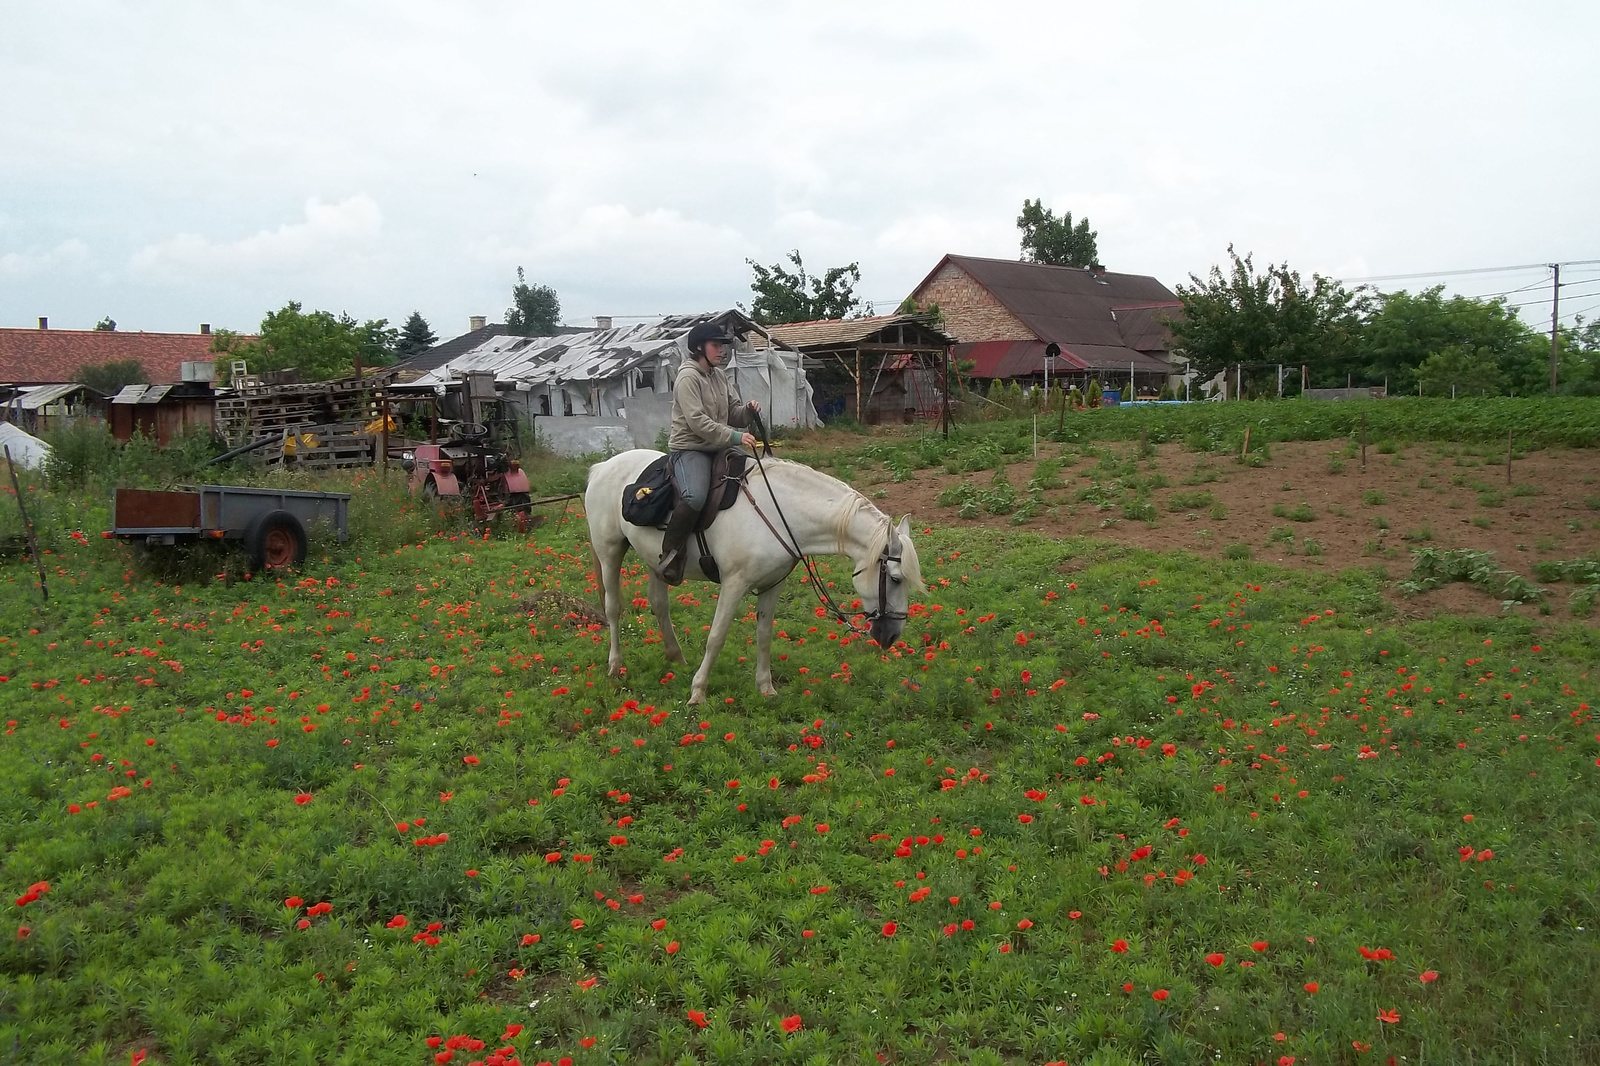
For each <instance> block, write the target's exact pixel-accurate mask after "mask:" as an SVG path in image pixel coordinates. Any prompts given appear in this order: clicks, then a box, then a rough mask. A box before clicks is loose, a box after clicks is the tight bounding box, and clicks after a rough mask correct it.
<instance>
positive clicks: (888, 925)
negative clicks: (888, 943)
mask: <svg viewBox="0 0 1600 1066" xmlns="http://www.w3.org/2000/svg"><path fill="white" fill-rule="evenodd" d="M899 929H900V927H899V926H898V925H896V924H894V923H893V922H884V923H883V935H884V936H894V934H895V933H896V932H898V931H899Z"/></svg>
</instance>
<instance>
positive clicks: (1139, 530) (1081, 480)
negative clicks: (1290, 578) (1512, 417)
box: [863, 441, 1600, 618]
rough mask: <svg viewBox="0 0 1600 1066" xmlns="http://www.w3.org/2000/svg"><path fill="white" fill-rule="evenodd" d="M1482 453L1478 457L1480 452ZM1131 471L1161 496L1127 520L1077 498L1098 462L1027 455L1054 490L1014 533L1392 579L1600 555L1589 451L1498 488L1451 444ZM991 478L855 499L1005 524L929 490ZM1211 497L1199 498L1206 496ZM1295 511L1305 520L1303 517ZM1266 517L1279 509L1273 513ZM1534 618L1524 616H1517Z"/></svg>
mask: <svg viewBox="0 0 1600 1066" xmlns="http://www.w3.org/2000/svg"><path fill="white" fill-rule="evenodd" d="M1097 450H1098V451H1099V452H1100V453H1102V454H1104V453H1106V452H1107V451H1111V452H1115V453H1116V454H1118V455H1120V456H1123V457H1131V456H1133V455H1134V453H1135V452H1136V451H1137V445H1132V444H1130V445H1122V444H1114V445H1100V446H1099V447H1098V449H1097ZM1482 451H1488V449H1482ZM1152 452H1153V455H1152V456H1151V457H1150V458H1148V459H1146V460H1144V461H1142V462H1141V464H1140V473H1141V475H1145V476H1148V475H1149V474H1151V473H1154V472H1159V473H1160V474H1161V475H1162V477H1164V478H1165V480H1166V482H1167V484H1166V486H1165V487H1160V488H1157V489H1155V490H1154V491H1153V492H1152V493H1151V496H1150V499H1151V501H1152V502H1153V503H1154V505H1155V514H1154V517H1153V518H1150V519H1148V520H1139V519H1134V518H1128V517H1126V516H1125V515H1124V513H1123V511H1122V509H1121V508H1120V507H1119V506H1117V505H1110V506H1097V505H1096V504H1094V503H1092V502H1087V501H1082V500H1079V499H1077V494H1078V492H1079V491H1080V490H1081V489H1083V488H1085V487H1087V486H1089V485H1091V484H1092V483H1093V479H1092V478H1091V477H1089V476H1086V475H1088V474H1090V473H1091V472H1092V471H1093V470H1094V467H1095V466H1096V464H1097V459H1095V458H1093V457H1085V456H1081V455H1074V453H1072V452H1071V451H1070V450H1067V451H1063V450H1062V449H1061V448H1060V447H1059V446H1057V445H1055V444H1041V445H1040V450H1039V457H1040V458H1041V459H1054V458H1057V457H1058V456H1063V457H1065V458H1066V461H1067V464H1068V465H1066V466H1064V468H1063V469H1062V471H1061V479H1062V481H1063V482H1064V484H1065V487H1064V488H1062V489H1054V490H1049V491H1046V492H1045V493H1044V494H1043V498H1044V500H1045V502H1046V504H1047V509H1046V511H1045V513H1043V514H1041V515H1039V516H1037V517H1035V518H1034V519H1032V520H1031V521H1029V522H1028V523H1026V525H1025V528H1028V529H1033V530H1036V531H1038V532H1041V533H1045V534H1047V535H1056V536H1067V535H1074V534H1080V535H1087V536H1092V537H1098V538H1101V539H1104V540H1109V541H1113V542H1118V543H1124V544H1133V545H1137V546H1139V547H1142V548H1147V549H1150V550H1152V551H1170V550H1174V549H1181V550H1184V551H1188V552H1191V553H1194V554H1197V555H1201V556H1216V557H1222V556H1223V553H1224V551H1225V549H1227V548H1229V547H1230V546H1235V547H1234V548H1233V551H1234V553H1235V554H1237V553H1238V552H1239V551H1240V549H1239V548H1238V547H1237V546H1238V545H1244V546H1247V547H1248V548H1249V549H1250V557H1251V558H1252V559H1254V560H1256V561H1259V562H1269V563H1276V564H1279V565H1283V566H1293V567H1303V568H1307V569H1317V570H1327V571H1329V572H1338V571H1339V570H1342V569H1345V568H1347V567H1355V566H1361V567H1371V566H1374V565H1376V564H1382V565H1383V566H1384V567H1385V570H1386V572H1387V573H1388V575H1389V576H1390V578H1391V579H1393V580H1395V581H1399V580H1402V579H1404V578H1405V577H1406V576H1407V575H1408V574H1409V572H1410V569H1411V549H1413V548H1422V547H1436V548H1473V549H1478V550H1487V551H1492V552H1494V553H1495V555H1496V556H1497V557H1498V559H1499V562H1500V565H1501V566H1502V567H1504V568H1505V569H1507V570H1513V571H1516V572H1517V573H1520V574H1522V575H1523V576H1524V577H1528V578H1530V579H1533V576H1534V575H1533V565H1534V564H1535V563H1536V562H1538V561H1540V560H1546V559H1549V560H1555V559H1572V558H1576V557H1579V556H1583V555H1586V554H1588V553H1592V552H1600V452H1597V451H1592V450H1591V451H1579V450H1573V451H1536V452H1528V453H1526V454H1523V455H1519V456H1516V457H1515V458H1514V459H1513V460H1512V463H1511V476H1510V480H1509V481H1508V480H1507V476H1506V463H1505V456H1504V453H1501V454H1500V455H1499V456H1493V455H1479V454H1473V453H1472V452H1473V450H1472V449H1465V448H1459V447H1457V446H1453V445H1442V446H1439V445H1412V446H1408V447H1401V448H1398V449H1397V450H1395V451H1393V452H1392V453H1390V454H1381V453H1379V452H1378V451H1377V449H1376V448H1375V447H1369V448H1368V450H1367V461H1366V467H1365V470H1363V469H1362V464H1361V460H1360V457H1359V455H1351V454H1350V452H1349V450H1348V448H1347V445H1346V444H1345V442H1343V441H1312V442H1294V443H1288V444H1274V445H1272V446H1271V448H1270V456H1269V455H1268V454H1266V453H1264V452H1260V453H1257V454H1258V456H1259V458H1257V459H1256V460H1254V461H1255V462H1259V463H1260V465H1250V464H1247V463H1244V462H1241V461H1240V460H1239V459H1238V458H1237V457H1234V456H1219V455H1211V454H1204V453H1195V452H1191V451H1188V450H1186V449H1184V448H1183V447H1182V446H1181V445H1177V444H1165V445H1160V446H1157V447H1154V448H1153V449H1152ZM1033 471H1034V462H1033V459H1032V456H1027V457H1022V458H1018V459H1015V460H1013V461H1011V462H1010V463H1008V464H1007V467H1006V471H1005V476H1006V478H1007V480H1008V481H1009V482H1010V484H1011V486H1012V487H1013V488H1014V489H1015V490H1016V491H1017V492H1018V494H1019V495H1023V496H1025V495H1026V493H1027V488H1028V481H1029V479H1030V478H1031V477H1032V476H1033ZM993 476H994V475H993V472H992V471H983V472H979V473H975V474H957V475H952V474H947V473H945V472H944V471H943V470H942V469H929V470H918V471H914V472H913V476H912V477H911V478H910V479H909V480H907V481H902V482H894V481H892V480H890V479H889V478H888V477H887V475H886V474H883V473H882V472H881V471H874V473H873V474H872V475H871V480H873V482H874V483H872V484H870V485H866V486H863V489H864V491H866V492H867V494H868V495H870V496H872V497H873V498H874V500H875V501H876V502H877V503H878V505H879V506H880V507H882V508H883V509H884V510H886V511H891V512H893V513H895V514H900V513H904V512H907V511H909V512H912V513H914V514H916V515H918V516H920V517H921V518H922V519H923V520H924V521H938V522H941V523H943V524H957V523H964V522H971V523H973V524H976V525H985V526H992V527H996V528H1001V527H1005V528H1009V527H1011V524H1012V523H1011V517H1010V516H1009V515H989V514H982V515H980V516H978V517H976V518H967V519H963V518H959V517H957V510H956V508H954V507H941V506H939V505H938V504H937V503H936V499H937V497H938V494H939V493H940V492H941V491H942V490H944V489H946V488H948V487H950V486H952V485H957V484H959V483H960V482H962V481H964V480H965V481H970V482H971V483H972V484H973V485H974V486H975V487H977V488H979V489H983V488H987V487H989V486H990V485H991V483H992V479H993ZM1207 496H1209V499H1207V498H1206V497H1207ZM1302 505H1304V507H1305V508H1308V509H1309V510H1304V509H1302ZM1274 509H1277V511H1278V513H1276V514H1275V513H1274ZM1546 587H1550V588H1551V589H1552V595H1551V596H1550V597H1549V602H1550V606H1551V610H1552V611H1553V613H1554V617H1557V618H1560V617H1566V616H1567V609H1566V602H1565V601H1566V595H1567V593H1568V591H1570V589H1569V587H1568V586H1567V585H1565V584H1558V585H1553V586H1546ZM1393 599H1394V602H1395V604H1396V607H1397V608H1398V609H1399V611H1400V612H1401V614H1402V615H1405V616H1409V617H1428V616H1432V615H1435V614H1458V613H1464V612H1465V613H1475V614H1498V613H1500V612H1501V609H1502V608H1501V603H1500V601H1499V600H1497V599H1494V598H1493V597H1491V596H1490V595H1487V594H1485V593H1484V592H1481V591H1479V590H1478V589H1477V588H1475V587H1473V586H1469V585H1465V584H1455V585H1449V586H1446V587H1444V588H1441V589H1438V590H1436V591H1434V592H1431V593H1427V594H1425V595H1422V596H1415V597H1402V596H1400V595H1398V593H1396V594H1395V595H1394V597H1393ZM1519 610H1520V611H1523V612H1525V613H1528V614H1530V616H1531V615H1532V614H1534V613H1535V609H1534V608H1531V607H1529V608H1521V609H1519Z"/></svg>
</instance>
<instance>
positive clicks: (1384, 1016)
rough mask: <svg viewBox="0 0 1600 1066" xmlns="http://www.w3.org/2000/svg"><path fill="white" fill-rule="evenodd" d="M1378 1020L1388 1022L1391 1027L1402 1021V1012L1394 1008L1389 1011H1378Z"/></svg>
mask: <svg viewBox="0 0 1600 1066" xmlns="http://www.w3.org/2000/svg"><path fill="white" fill-rule="evenodd" d="M1378 1020H1379V1021H1380V1022H1388V1023H1389V1024H1390V1025H1393V1024H1395V1023H1396V1022H1398V1021H1399V1020H1400V1011H1399V1010H1398V1009H1397V1008H1393V1007H1391V1008H1390V1009H1388V1010H1383V1009H1381V1008H1380V1009H1379V1010H1378Z"/></svg>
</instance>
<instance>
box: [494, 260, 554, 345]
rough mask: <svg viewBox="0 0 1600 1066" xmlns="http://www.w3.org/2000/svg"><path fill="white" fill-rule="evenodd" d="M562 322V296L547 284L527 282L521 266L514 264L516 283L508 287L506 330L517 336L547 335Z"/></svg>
mask: <svg viewBox="0 0 1600 1066" xmlns="http://www.w3.org/2000/svg"><path fill="white" fill-rule="evenodd" d="M560 324H561V300H560V298H559V297H558V296H556V290H554V289H552V288H551V287H550V286H548V285H529V284H528V279H527V278H526V277H525V276H524V275H523V273H522V268H521V267H517V283H516V284H515V285H513V286H512V287H511V306H510V307H508V308H506V330H507V331H508V332H509V333H511V334H512V335H513V336H517V337H549V336H551V335H553V334H554V333H555V332H556V329H557V327H558V326H559V325H560Z"/></svg>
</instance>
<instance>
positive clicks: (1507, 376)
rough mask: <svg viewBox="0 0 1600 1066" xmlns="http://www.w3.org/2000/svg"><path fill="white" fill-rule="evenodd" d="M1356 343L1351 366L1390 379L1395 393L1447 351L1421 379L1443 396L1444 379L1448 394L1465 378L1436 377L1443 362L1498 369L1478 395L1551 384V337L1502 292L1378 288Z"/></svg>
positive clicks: (1370, 377) (1406, 389) (1410, 386)
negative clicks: (1493, 295) (1489, 296)
mask: <svg viewBox="0 0 1600 1066" xmlns="http://www.w3.org/2000/svg"><path fill="white" fill-rule="evenodd" d="M1359 348H1360V352H1359V355H1358V360H1357V365H1356V366H1355V368H1354V371H1353V372H1354V373H1355V374H1356V375H1357V376H1362V377H1365V378H1366V379H1367V381H1368V383H1370V384H1377V383H1379V382H1381V381H1383V380H1385V379H1388V381H1389V389H1390V391H1391V392H1397V393H1412V392H1415V391H1416V387H1417V380H1418V374H1419V373H1420V371H1421V368H1422V367H1423V366H1424V365H1425V364H1426V363H1427V362H1428V361H1429V360H1430V359H1431V358H1432V357H1433V356H1435V355H1444V354H1445V353H1449V354H1448V356H1447V358H1446V359H1445V360H1444V361H1443V362H1441V363H1438V364H1436V365H1435V366H1434V368H1433V370H1432V371H1430V373H1432V375H1433V378H1432V379H1431V380H1425V381H1423V383H1422V384H1423V391H1424V392H1425V393H1432V394H1434V395H1438V394H1439V393H1438V391H1437V390H1438V385H1439V383H1441V382H1443V383H1444V385H1445V386H1446V387H1445V389H1444V394H1446V395H1448V393H1449V388H1448V385H1449V384H1451V383H1456V384H1458V391H1459V388H1460V383H1457V382H1454V380H1453V379H1450V378H1442V377H1440V376H1439V374H1440V373H1441V371H1440V369H1439V368H1440V367H1441V366H1450V367H1460V366H1465V365H1468V363H1471V364H1472V365H1478V364H1480V363H1483V362H1484V361H1485V360H1488V361H1490V362H1492V363H1493V364H1494V373H1493V374H1492V375H1491V376H1490V377H1488V378H1485V380H1484V382H1483V383H1482V384H1481V385H1480V386H1479V387H1478V388H1476V389H1474V390H1473V394H1474V395H1476V394H1477V393H1478V392H1482V391H1487V392H1488V394H1489V395H1495V394H1497V393H1499V392H1506V391H1510V390H1512V389H1515V390H1516V392H1517V394H1518V395H1520V396H1526V395H1531V394H1532V393H1535V392H1537V391H1538V390H1539V389H1540V388H1541V386H1543V387H1548V375H1549V352H1550V343H1549V339H1548V337H1547V336H1545V335H1541V334H1536V333H1535V332H1534V331H1533V330H1532V329H1530V328H1529V327H1528V325H1527V324H1526V323H1525V322H1523V321H1522V319H1520V318H1518V317H1517V313H1516V312H1515V311H1514V310H1511V309H1509V308H1507V307H1506V305H1505V301H1504V300H1503V299H1497V300H1476V299H1473V298H1472V297H1469V296H1450V297H1446V296H1445V295H1444V286H1442V285H1436V286H1434V287H1433V288H1431V289H1424V290H1423V291H1421V292H1419V293H1410V292H1389V293H1383V294H1382V295H1380V296H1379V297H1378V300H1377V307H1376V309H1375V310H1374V311H1373V312H1372V314H1371V315H1370V316H1368V318H1367V321H1366V325H1365V327H1364V328H1363V329H1362V336H1361V343H1360V346H1359ZM1452 373H1454V372H1453V371H1452ZM1463 380H1464V379H1463Z"/></svg>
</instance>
